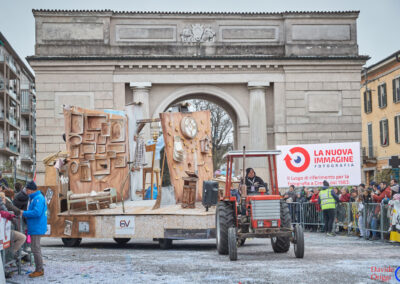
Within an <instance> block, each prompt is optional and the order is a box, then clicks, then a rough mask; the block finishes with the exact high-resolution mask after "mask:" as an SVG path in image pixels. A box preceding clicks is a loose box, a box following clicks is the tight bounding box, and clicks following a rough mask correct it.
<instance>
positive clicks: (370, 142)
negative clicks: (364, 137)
mask: <svg viewBox="0 0 400 284" xmlns="http://www.w3.org/2000/svg"><path fill="white" fill-rule="evenodd" d="M367 133H368V158H372V157H373V156H374V141H373V136H372V123H368V128H367Z"/></svg>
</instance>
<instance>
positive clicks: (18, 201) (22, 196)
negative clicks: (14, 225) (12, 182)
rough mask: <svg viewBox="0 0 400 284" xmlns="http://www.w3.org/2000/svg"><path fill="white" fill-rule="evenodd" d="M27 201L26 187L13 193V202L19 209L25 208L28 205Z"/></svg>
mask: <svg viewBox="0 0 400 284" xmlns="http://www.w3.org/2000/svg"><path fill="white" fill-rule="evenodd" d="M28 201H29V196H28V194H27V193H26V188H24V189H22V190H21V191H20V192H18V193H17V194H16V195H15V197H14V200H13V204H14V205H15V207H17V208H19V209H22V210H26V209H27V207H28Z"/></svg>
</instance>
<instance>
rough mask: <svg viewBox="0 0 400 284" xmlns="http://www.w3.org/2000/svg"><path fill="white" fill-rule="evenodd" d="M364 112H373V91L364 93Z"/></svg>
mask: <svg viewBox="0 0 400 284" xmlns="http://www.w3.org/2000/svg"><path fill="white" fill-rule="evenodd" d="M364 112H365V113H370V112H372V96H371V90H368V91H365V92H364Z"/></svg>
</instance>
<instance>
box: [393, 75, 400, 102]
mask: <svg viewBox="0 0 400 284" xmlns="http://www.w3.org/2000/svg"><path fill="white" fill-rule="evenodd" d="M392 84H393V102H394V103H399V102H400V78H396V79H394V80H393V81H392Z"/></svg>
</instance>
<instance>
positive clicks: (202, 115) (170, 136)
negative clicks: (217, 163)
mask: <svg viewBox="0 0 400 284" xmlns="http://www.w3.org/2000/svg"><path fill="white" fill-rule="evenodd" d="M210 116H211V114H210V112H209V111H199V112H189V113H181V112H168V113H160V118H161V126H162V129H163V135H164V141H165V151H166V155H167V162H168V168H169V172H170V178H171V184H172V185H173V186H174V190H175V199H176V201H177V203H179V202H182V200H183V186H184V180H183V178H185V177H187V174H186V173H185V172H186V171H189V172H195V173H196V175H197V176H198V182H197V184H203V181H204V180H211V179H212V177H213V162H212V152H211V150H212V149H211V147H210V148H209V151H208V152H206V151H204V149H203V152H202V149H201V145H200V140H201V139H203V138H204V137H206V136H211V121H210ZM178 137H179V138H178ZM178 141H179V142H178ZM177 142H178V143H177ZM181 146H182V149H181ZM201 200H202V190H197V192H196V201H201Z"/></svg>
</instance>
